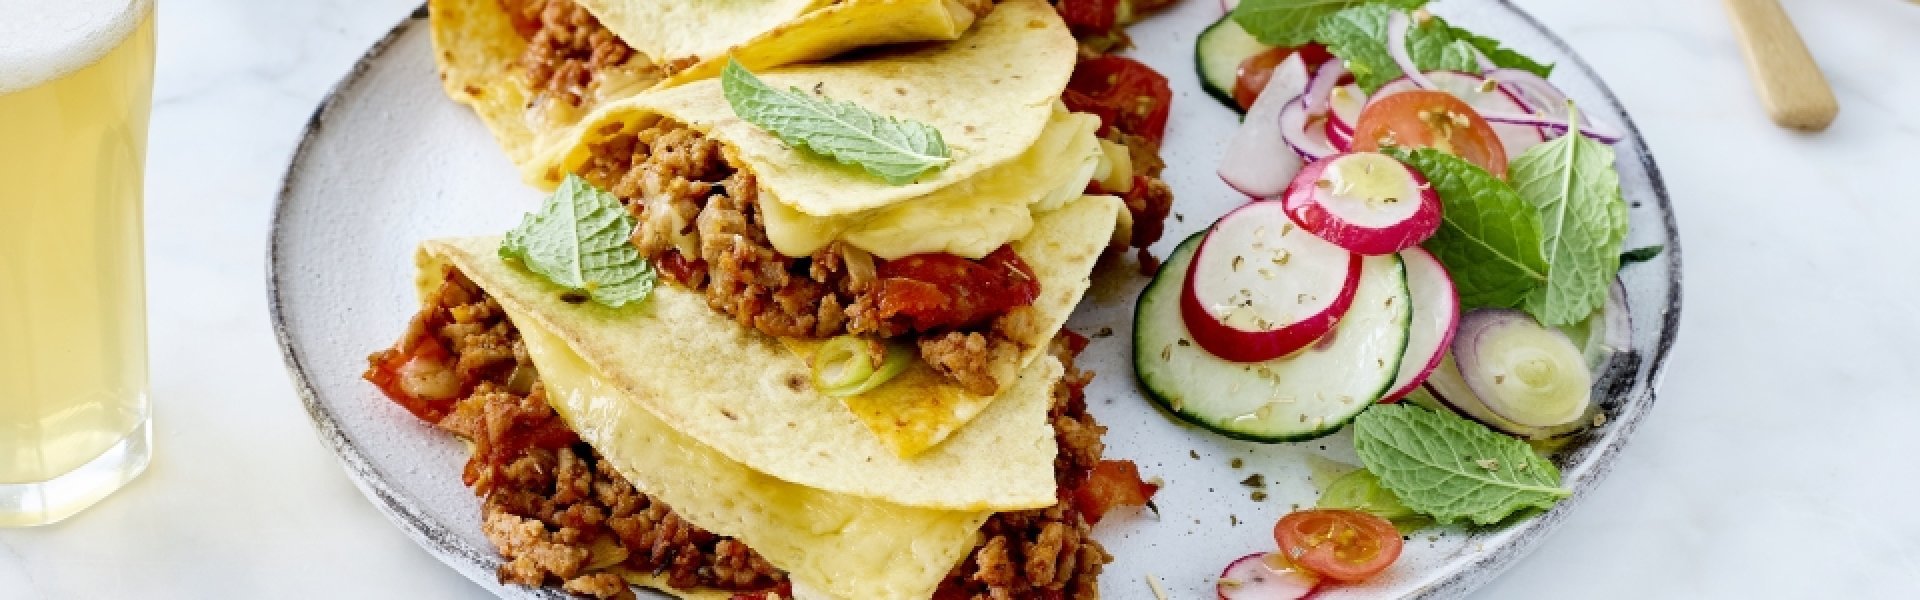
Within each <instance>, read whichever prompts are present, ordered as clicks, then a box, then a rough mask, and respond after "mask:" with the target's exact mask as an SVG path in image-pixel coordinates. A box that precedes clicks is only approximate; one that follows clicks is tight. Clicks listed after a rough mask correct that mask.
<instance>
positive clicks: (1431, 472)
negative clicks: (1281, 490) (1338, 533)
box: [1353, 404, 1572, 525]
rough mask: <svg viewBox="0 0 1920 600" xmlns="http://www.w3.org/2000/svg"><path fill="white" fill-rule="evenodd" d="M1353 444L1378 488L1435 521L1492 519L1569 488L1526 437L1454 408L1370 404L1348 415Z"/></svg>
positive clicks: (1543, 503)
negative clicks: (1353, 415) (1351, 419)
mask: <svg viewBox="0 0 1920 600" xmlns="http://www.w3.org/2000/svg"><path fill="white" fill-rule="evenodd" d="M1353 448H1354V451H1355V452H1357V453H1358V454H1359V455H1360V462H1361V463H1362V464H1365V465H1366V467H1367V471H1369V472H1372V473H1373V474H1374V475H1376V476H1378V477H1379V478H1380V485H1381V486H1382V487H1385V488H1386V489H1388V490H1391V491H1392V492H1393V495H1394V497H1396V498H1398V499H1399V500H1400V501H1401V502H1402V503H1404V504H1405V505H1406V506H1407V508H1410V509H1413V511H1414V512H1418V513H1420V514H1424V515H1427V516H1430V517H1433V518H1434V520H1436V521H1439V522H1441V523H1454V522H1460V521H1469V522H1472V523H1474V524H1477V525H1492V524H1494V523H1498V522H1500V521H1502V520H1504V519H1506V518H1507V517H1508V516H1511V515H1512V514H1513V513H1515V512H1517V511H1520V510H1523V509H1528V508H1539V509H1546V508H1552V507H1553V505H1554V503H1556V502H1559V501H1560V499H1561V498H1565V497H1567V496H1569V495H1571V494H1572V492H1569V491H1568V490H1567V489H1566V488H1563V487H1561V486H1560V471H1559V470H1558V469H1555V468H1554V466H1553V463H1550V462H1547V461H1546V459H1543V458H1540V456H1539V455H1537V454H1534V453H1533V448H1532V447H1531V446H1528V445H1527V444H1526V442H1522V441H1520V440H1517V439H1514V438H1511V437H1507V436H1504V435H1500V434H1498V433H1494V432H1493V431H1491V430H1489V429H1487V428H1486V426H1484V425H1480V424H1478V423H1474V422H1472V421H1468V420H1466V419H1462V418H1460V417H1458V416H1454V415H1453V414H1452V413H1443V412H1436V411H1432V410H1427V409H1424V408H1420V407H1418V406H1410V405H1405V404H1381V405H1378V406H1374V407H1373V408H1369V409H1367V411H1366V412H1364V413H1360V417H1359V418H1358V419H1355V420H1354V428H1353Z"/></svg>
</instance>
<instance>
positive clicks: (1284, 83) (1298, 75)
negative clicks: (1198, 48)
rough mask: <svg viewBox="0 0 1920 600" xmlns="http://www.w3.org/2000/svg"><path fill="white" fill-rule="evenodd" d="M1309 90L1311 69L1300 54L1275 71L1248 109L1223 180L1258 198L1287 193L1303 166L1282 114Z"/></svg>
mask: <svg viewBox="0 0 1920 600" xmlns="http://www.w3.org/2000/svg"><path fill="white" fill-rule="evenodd" d="M1306 87H1307V65H1306V63H1305V62H1303V61H1301V59H1300V55H1299V53H1295V54H1293V55H1292V56H1288V57H1287V58H1286V60H1283V61H1280V64H1279V65H1278V66H1276V67H1274V69H1273V79H1270V80H1267V87H1265V88H1261V91H1260V97H1259V98H1258V99H1256V100H1254V101H1253V106H1252V107H1249V108H1248V109H1247V118H1246V121H1245V122H1243V123H1241V124H1240V128H1239V129H1238V130H1235V131H1234V132H1233V139H1231V140H1228V141H1227V155H1226V159H1225V160H1223V161H1221V163H1220V170H1219V174H1220V179H1221V180H1223V181H1226V182H1227V185H1230V186H1233V189H1236V190H1239V191H1240V193H1242V194H1246V195H1248V196H1252V197H1255V198H1273V197H1277V196H1279V195H1280V193H1281V192H1282V191H1285V190H1286V188H1287V182H1289V181H1292V180H1293V176H1294V174H1296V173H1299V172H1300V165H1301V164H1303V163H1302V161H1301V160H1300V155H1299V154H1297V153H1296V152H1295V151H1294V149H1293V148H1292V147H1291V146H1289V145H1288V144H1287V139H1286V136H1285V135H1284V134H1283V133H1282V124H1281V119H1280V111H1281V110H1282V109H1285V108H1286V107H1287V106H1288V105H1289V104H1292V103H1293V102H1295V101H1297V100H1298V99H1299V97H1300V92H1301V90H1304V89H1306Z"/></svg>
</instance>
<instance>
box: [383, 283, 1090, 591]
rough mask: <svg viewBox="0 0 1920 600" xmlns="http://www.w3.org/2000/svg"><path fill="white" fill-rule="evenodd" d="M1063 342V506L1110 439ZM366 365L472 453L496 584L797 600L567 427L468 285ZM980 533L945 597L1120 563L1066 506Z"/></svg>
mask: <svg viewBox="0 0 1920 600" xmlns="http://www.w3.org/2000/svg"><path fill="white" fill-rule="evenodd" d="M1065 340H1066V338H1065V337H1062V338H1060V339H1057V340H1055V341H1054V343H1053V344H1052V345H1051V346H1050V347H1049V350H1050V352H1051V353H1052V354H1053V355H1054V356H1055V357H1057V358H1058V359H1060V360H1061V362H1062V364H1063V365H1064V366H1065V367H1066V375H1065V376H1064V377H1063V378H1062V379H1061V381H1060V382H1059V383H1058V384H1056V385H1055V387H1054V390H1053V404H1052V407H1051V409H1050V410H1049V412H1048V418H1049V419H1050V421H1051V423H1052V425H1053V427H1054V431H1055V439H1056V440H1057V441H1058V443H1059V453H1058V454H1057V455H1056V457H1055V458H1054V477H1055V481H1056V482H1057V484H1058V485H1059V486H1060V489H1061V490H1062V491H1061V492H1060V493H1059V494H1057V496H1058V497H1060V498H1063V499H1064V498H1069V497H1071V496H1072V494H1070V493H1068V492H1067V490H1072V489H1074V488H1076V487H1077V486H1079V485H1081V483H1083V482H1084V481H1085V480H1086V478H1087V476H1088V473H1089V472H1090V471H1091V469H1092V468H1093V466H1094V465H1095V464H1096V463H1098V462H1099V461H1100V456H1101V453H1102V451H1103V449H1104V446H1103V445H1102V443H1101V441H1100V436H1101V434H1102V433H1104V432H1105V431H1106V429H1105V428H1104V427H1101V426H1100V425H1099V424H1098V423H1096V422H1094V420H1093V417H1092V415H1090V414H1088V413H1087V405H1086V396H1085V393H1084V391H1083V390H1084V389H1085V387H1086V385H1087V383H1088V382H1089V381H1091V380H1092V375H1091V374H1089V373H1084V372H1081V371H1079V370H1077V369H1076V368H1075V367H1074V366H1073V360H1074V354H1075V353H1076V350H1075V349H1074V346H1073V344H1071V343H1069V342H1066V341H1065ZM369 363H370V366H369V368H368V370H367V374H366V377H367V379H368V380H369V381H372V382H373V383H375V384H376V385H378V386H380V388H381V389H382V390H384V391H385V392H386V393H387V395H388V396H389V397H391V398H393V400H394V401H395V402H397V403H399V404H401V405H402V406H404V407H406V408H407V409H408V410H409V411H411V412H413V413H414V414H415V415H417V416H420V417H421V418H422V419H425V420H427V421H428V422H431V423H434V424H435V425H437V426H439V427H440V428H441V429H444V430H447V431H449V432H451V433H454V434H456V435H459V436H461V437H463V438H466V439H467V440H469V441H471V442H472V443H473V445H474V454H473V456H472V458H470V459H469V460H468V463H467V467H466V471H465V474H464V477H463V479H464V480H465V481H466V483H467V484H468V485H469V486H472V487H473V490H474V493H475V494H477V495H479V496H480V497H481V498H482V504H481V517H482V518H481V524H482V525H481V527H482V531H483V532H484V533H485V534H486V536H487V539H488V540H490V541H491V542H493V544H494V546H495V548H496V549H497V550H499V552H500V555H501V557H502V558H503V559H504V564H502V565H501V567H500V570H499V577H500V580H501V581H503V582H512V583H517V584H522V585H529V586H541V585H548V584H555V583H557V584H559V585H561V586H562V589H565V590H567V591H569V592H572V593H576V594H582V595H589V596H594V597H597V598H631V597H632V591H631V590H630V589H629V588H628V587H627V586H626V584H625V583H624V581H622V580H620V579H618V573H619V572H620V571H621V570H626V571H633V572H644V573H653V574H657V575H660V576H664V577H665V579H666V583H667V584H668V585H670V586H673V587H676V588H681V589H692V588H706V589H720V590H731V591H738V592H743V595H745V596H748V597H767V596H771V595H772V594H764V592H772V593H777V594H779V597H782V598H785V597H791V590H790V586H791V584H790V583H789V582H788V581H787V578H786V574H785V573H783V572H781V571H780V570H778V569H775V568H773V567H772V566H771V565H769V564H768V563H767V562H766V560H765V559H764V558H762V557H760V555H759V554H757V553H755V552H754V551H753V550H752V549H751V548H748V547H747V546H746V544H744V543H741V542H739V541H738V540H734V539H732V538H727V537H723V536H719V535H715V534H713V533H711V532H707V531H704V530H702V529H700V528H698V527H695V526H693V525H692V524H690V523H687V522H686V521H684V520H682V519H681V518H680V517H679V516H678V515H677V514H675V513H674V512H673V509H672V508H670V507H668V506H666V505H665V504H662V503H659V502H655V501H653V500H652V499H651V498H649V497H648V496H647V495H646V494H643V493H640V492H639V491H638V490H636V489H635V488H634V487H633V485H632V484H630V483H629V482H628V481H627V480H626V479H625V478H624V477H622V476H621V475H620V473H618V472H617V471H615V470H614V469H613V468H612V466H611V465H610V464H608V463H607V462H606V461H603V460H601V458H600V456H599V454H598V453H596V452H595V451H594V449H593V448H592V447H591V446H588V445H587V444H585V443H582V442H581V441H580V440H579V438H578V437H576V436H575V435H574V434H573V433H572V431H571V430H569V429H567V428H566V425H565V423H564V422H563V421H562V420H561V419H560V418H559V415H558V414H556V413H555V412H554V410H553V408H552V407H551V406H549V405H548V404H547V402H546V388H545V386H544V385H543V384H542V383H541V382H540V381H539V376H538V375H537V373H536V372H535V371H534V368H533V364H532V362H531V360H530V359H529V358H528V356H527V352H526V347H525V345H524V344H523V343H522V342H521V340H520V336H519V332H518V331H517V330H516V329H514V327H513V324H512V323H511V322H510V321H508V320H507V318H506V315H505V313H504V312H503V311H502V310H501V308H500V306H499V304H497V303H496V302H495V301H494V300H493V299H492V298H489V297H487V296H486V295H485V293H484V292H483V291H481V290H480V289H479V288H478V287H477V286H475V285H474V284H473V283H472V282H470V281H468V280H467V279H466V278H465V277H464V276H462V275H460V274H459V273H457V272H449V273H448V275H447V278H446V280H445V282H444V283H443V284H442V285H441V286H440V288H439V289H438V291H436V292H435V293H434V294H433V296H432V298H430V299H429V300H428V301H427V302H426V303H425V304H424V306H423V307H422V309H421V312H420V313H419V314H417V315H416V316H415V317H414V318H413V321H412V323H411V324H410V326H409V327H408V329H407V332H406V334H405V335H404V336H403V337H402V338H401V340H400V341H399V342H398V343H397V344H395V346H394V347H393V348H391V349H388V350H384V351H381V352H378V353H375V354H374V355H373V356H371V357H370V358H369ZM448 382H451V383H450V384H449V383H448ZM416 394H431V395H427V396H420V395H416ZM981 534H982V535H981V541H980V544H979V546H977V547H975V548H974V550H973V552H972V553H971V554H970V555H969V556H968V557H967V559H966V560H964V561H962V562H961V563H960V564H959V565H956V566H955V567H954V569H953V571H952V572H951V573H950V574H949V576H948V578H947V580H946V581H944V582H943V583H942V584H941V586H940V590H939V592H938V593H936V595H935V597H936V598H942V599H979V600H989V599H992V600H999V599H1006V598H1032V597H1045V598H1067V599H1075V600H1093V599H1097V598H1098V597H1099V590H1098V587H1097V585H1096V582H1095V578H1096V577H1097V576H1098V575H1099V574H1100V570H1101V568H1102V567H1103V566H1104V565H1105V564H1106V563H1107V562H1109V561H1110V560H1111V557H1109V556H1108V555H1107V553H1106V551H1105V550H1104V549H1102V548H1101V546H1100V544H1099V542H1097V541H1095V540H1094V539H1093V538H1092V537H1091V535H1090V534H1089V527H1088V523H1087V520H1086V518H1085V517H1084V516H1082V515H1081V513H1080V512H1079V511H1078V510H1077V509H1075V508H1074V506H1073V504H1072V503H1070V502H1067V501H1065V500H1062V501H1061V502H1060V503H1059V504H1057V505H1055V506H1051V507H1048V508H1045V509H1039V510H1028V511H1018V512H1007V513H1000V514H997V515H994V516H993V517H991V518H989V519H988V521H987V523H986V524H985V525H984V526H983V527H982V529H981Z"/></svg>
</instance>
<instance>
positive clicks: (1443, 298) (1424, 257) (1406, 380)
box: [1380, 246, 1460, 402]
mask: <svg viewBox="0 0 1920 600" xmlns="http://www.w3.org/2000/svg"><path fill="white" fill-rule="evenodd" d="M1400 261H1401V263H1402V264H1405V265H1406V266H1407V293H1408V294H1410V295H1412V296H1413V322H1412V323H1411V324H1409V325H1408V326H1407V351H1406V354H1405V355H1403V356H1402V358H1401V359H1400V376H1399V377H1397V378H1395V379H1394V381H1393V391H1392V392H1388V393H1387V395H1386V396H1384V397H1382V398H1381V400H1380V401H1381V402H1398V401H1400V399H1401V398H1405V397H1406V396H1407V394H1409V393H1412V392H1413V391H1414V390H1415V389H1419V388H1420V384H1422V383H1425V382H1426V381H1427V375H1428V374H1429V373H1432V372H1433V369H1434V367H1438V366H1440V357H1441V356H1443V355H1445V354H1446V353H1447V346H1449V345H1451V344H1452V343H1453V332H1454V329H1455V328H1456V327H1457V326H1458V325H1459V324H1460V296H1459V294H1457V293H1455V291H1454V288H1453V278H1452V277H1449V276H1447V269H1446V267H1443V266H1441V265H1440V259H1438V258H1434V256H1433V253H1431V252H1427V251H1426V249H1424V248H1420V247H1417V246H1416V247H1413V248H1408V249H1405V250H1401V251H1400Z"/></svg>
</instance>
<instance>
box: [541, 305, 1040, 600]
mask: <svg viewBox="0 0 1920 600" xmlns="http://www.w3.org/2000/svg"><path fill="white" fill-rule="evenodd" d="M508 316H509V317H511V318H512V319H513V322H514V323H515V325H517V326H518V327H519V328H520V332H521V335H522V337H523V339H524V340H525V342H526V347H527V353H528V354H529V355H531V357H532V358H533V361H534V364H535V365H536V366H537V367H538V368H539V371H540V377H541V381H543V382H544V383H545V386H546V389H547V396H548V401H549V402H550V403H552V404H553V407H554V409H555V410H556V411H558V412H559V413H560V415H561V417H562V418H564V419H566V421H567V423H568V424H569V425H571V426H573V428H574V430H575V432H577V433H579V434H580V438H581V439H583V440H586V441H587V442H588V443H589V444H591V445H592V446H593V447H594V448H595V449H597V450H599V451H600V453H601V454H602V455H603V457H604V458H605V459H606V460H608V461H610V462H612V464H613V465H614V466H615V467H616V468H617V469H619V471H620V474H621V475H623V476H625V477H626V478H627V479H628V480H629V481H631V482H633V484H634V487H636V488H639V490H640V491H641V492H643V493H645V494H647V495H649V496H652V497H653V498H655V499H657V500H659V501H661V502H665V503H667V504H668V505H670V506H672V507H673V508H674V511H675V512H676V513H678V514H679V515H680V516H681V517H682V518H684V519H686V520H687V521H688V522H690V523H693V524H694V525H697V526H699V527H700V528H702V529H706V530H708V531H712V532H715V533H718V534H721V535H726V536H731V537H734V538H737V539H739V540H741V541H742V542H745V543H746V544H747V545H748V546H749V547H752V548H753V549H754V550H756V551H758V552H759V553H760V554H761V555H762V556H764V557H766V559H767V560H768V561H769V562H770V563H772V564H773V565H774V566H776V567H779V568H781V569H784V570H786V571H787V573H788V574H789V575H790V576H791V578H792V579H793V581H794V582H795V584H796V587H804V588H807V589H810V590H816V591H818V592H819V593H820V594H821V595H823V596H825V597H830V598H846V599H853V598H861V599H867V598H872V599H922V598H927V597H929V596H931V595H932V594H933V590H934V588H935V587H936V586H938V585H939V582H940V580H941V579H943V578H944V577H945V576H946V574H947V572H948V571H949V570H951V569H952V568H953V566H954V565H955V564H958V563H959V561H960V559H961V558H963V557H965V556H966V553H967V552H969V551H970V550H972V548H973V546H974V544H975V542H976V540H977V537H978V535H979V531H980V525H981V524H982V523H984V522H985V521H986V519H987V517H988V516H989V515H990V514H991V513H990V512H986V511H953V510H935V509H925V508H910V507H905V506H900V505H897V504H892V503H889V502H885V501H881V500H874V499H868V498H859V497H855V496H848V495H844V494H836V493H832V492H826V491H821V490H818V489H814V488H810V487H806V486H802V485H798V484H793V483H788V482H785V481H782V480H779V479H776V478H774V477H772V476H769V475H767V474H764V473H761V472H759V471H756V470H753V469H751V468H749V467H747V466H746V465H743V464H740V463H738V462H735V461H733V460H731V459H728V458H727V457H726V456H725V455H723V454H721V453H720V452H719V451H717V450H714V449H713V448H711V447H708V446H706V445H704V444H701V443H700V442H699V441H697V440H695V439H693V438H692V437H689V436H687V435H686V434H683V433H680V432H679V431H676V430H674V429H673V428H672V427H669V426H668V425H667V424H666V423H665V422H663V421H661V420H660V419H659V418H658V417H655V416H654V415H653V414H652V413H651V412H648V411H647V410H646V409H645V408H643V407H642V406H641V405H640V404H639V403H637V402H634V401H632V400H630V399H628V398H625V397H624V396H623V395H622V394H621V393H620V392H619V391H618V389H617V388H615V387H614V386H613V385H612V384H611V383H609V382H607V381H605V380H604V379H602V378H601V377H600V376H598V375H597V374H596V373H595V372H594V371H593V370H592V368H591V367H589V366H587V364H586V363H585V362H584V361H582V360H581V359H580V357H579V355H577V354H575V353H574V351H573V350H572V349H570V348H569V347H568V346H567V345H566V343H565V342H563V341H561V340H560V339H559V338H558V337H556V336H555V335H553V334H552V333H551V332H549V331H547V330H546V329H544V328H543V327H541V326H540V325H539V324H538V322H537V321H536V320H535V319H527V318H522V317H523V315H519V314H514V312H513V311H511V310H509V314H508ZM1056 376H1057V375H1056Z"/></svg>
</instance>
